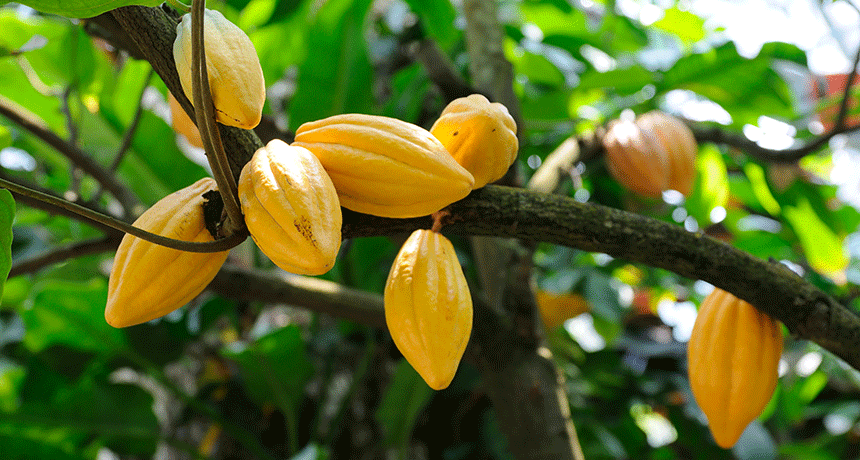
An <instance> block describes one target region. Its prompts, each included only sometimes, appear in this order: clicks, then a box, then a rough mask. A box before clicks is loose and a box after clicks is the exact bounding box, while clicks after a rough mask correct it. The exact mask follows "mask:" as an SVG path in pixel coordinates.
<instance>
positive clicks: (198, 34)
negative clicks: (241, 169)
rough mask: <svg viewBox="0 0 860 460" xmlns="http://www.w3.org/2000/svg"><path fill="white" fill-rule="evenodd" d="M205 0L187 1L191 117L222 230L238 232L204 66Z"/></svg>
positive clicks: (231, 182) (233, 189) (231, 181)
mask: <svg viewBox="0 0 860 460" xmlns="http://www.w3.org/2000/svg"><path fill="white" fill-rule="evenodd" d="M205 4H206V1H205V0H193V1H192V3H191V37H192V38H191V82H192V91H191V92H192V95H193V97H194V107H195V108H197V110H195V111H194V112H195V117H196V119H197V128H198V130H199V131H200V137H201V139H202V140H203V146H204V147H205V150H206V153H207V155H206V158H208V159H209V166H211V167H212V176H213V177H214V178H215V182H216V183H217V184H218V190H219V192H220V193H221V197H222V198H223V201H224V210H225V211H226V213H227V220H226V221H225V222H224V226H223V229H224V233H225V234H226V235H231V234H233V233H234V232H236V233H241V232H242V230H243V229H244V226H245V221H244V218H243V217H242V208H241V207H240V205H239V198H238V186H237V185H236V178H235V177H234V176H233V173H232V172H231V171H230V164H229V161H228V160H227V153H226V152H225V151H224V146H223V145H222V144H221V133H220V131H219V129H218V124H217V123H216V122H215V107H214V106H213V104H212V93H211V92H210V88H209V74H208V70H207V68H206V47H205V37H206V35H205V34H204V30H203V27H204V23H205V21H204V20H203V15H204V12H205V9H206V8H205Z"/></svg>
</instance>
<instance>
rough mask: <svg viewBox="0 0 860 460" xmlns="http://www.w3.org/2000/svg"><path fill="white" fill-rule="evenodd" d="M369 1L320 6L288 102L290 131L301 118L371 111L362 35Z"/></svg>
mask: <svg viewBox="0 0 860 460" xmlns="http://www.w3.org/2000/svg"><path fill="white" fill-rule="evenodd" d="M370 4H371V1H370V0H357V1H352V0H330V1H328V2H326V3H325V5H324V6H323V7H322V9H320V11H319V13H318V14H317V18H316V21H315V23H314V25H313V26H312V30H313V32H312V33H311V34H310V36H309V37H308V50H309V53H308V54H307V56H306V58H305V60H304V62H302V63H301V65H300V66H299V79H298V89H297V91H296V94H295V96H294V98H293V100H292V101H291V102H290V128H292V129H293V130H295V129H296V128H298V127H299V126H300V125H301V124H302V123H304V122H306V121H311V120H319V119H321V118H326V117H328V116H331V115H335V114H340V113H367V112H368V111H369V110H370V108H371V103H372V101H373V97H372V96H373V94H372V87H373V85H372V73H373V72H372V68H371V65H370V58H369V57H368V53H367V44H366V43H365V38H364V23H365V16H366V15H367V11H368V9H369V8H370Z"/></svg>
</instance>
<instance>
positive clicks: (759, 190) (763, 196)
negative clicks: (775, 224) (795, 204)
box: [744, 162, 781, 216]
mask: <svg viewBox="0 0 860 460" xmlns="http://www.w3.org/2000/svg"><path fill="white" fill-rule="evenodd" d="M744 173H745V174H746V176H747V179H749V184H750V186H751V187H752V191H753V194H754V195H755V197H756V199H757V200H758V203H759V205H761V207H762V208H764V210H765V211H767V212H768V213H769V214H770V215H772V216H778V215H779V214H780V212H781V208H780V206H779V202H777V201H776V198H774V197H773V194H772V193H771V191H770V187H769V186H768V185H767V178H766V177H765V172H764V168H762V167H761V166H759V165H758V164H756V163H753V162H749V163H747V164H745V165H744Z"/></svg>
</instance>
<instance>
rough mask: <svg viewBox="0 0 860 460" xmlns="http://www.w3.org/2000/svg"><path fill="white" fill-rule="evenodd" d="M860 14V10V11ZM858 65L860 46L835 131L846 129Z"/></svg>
mask: <svg viewBox="0 0 860 460" xmlns="http://www.w3.org/2000/svg"><path fill="white" fill-rule="evenodd" d="M849 3H850V2H849ZM855 8H856V7H855ZM858 13H860V10H858ZM858 64H860V46H858V47H857V52H856V53H854V61H852V63H851V72H850V73H849V74H848V79H847V80H845V89H844V90H843V91H842V101H841V102H840V103H839V113H838V114H837V115H836V121H835V122H834V123H833V129H834V130H838V129H842V128H844V127H845V119H846V116H847V115H848V106H849V104H848V103H849V102H850V101H851V87H852V86H853V83H854V77H856V76H857V65H858Z"/></svg>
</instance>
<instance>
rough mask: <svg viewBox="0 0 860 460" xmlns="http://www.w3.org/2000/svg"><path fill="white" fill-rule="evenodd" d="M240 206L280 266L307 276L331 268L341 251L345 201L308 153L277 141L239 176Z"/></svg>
mask: <svg viewBox="0 0 860 460" xmlns="http://www.w3.org/2000/svg"><path fill="white" fill-rule="evenodd" d="M239 201H240V202H241V204H242V212H243V213H244V214H245V224H246V225H247V226H248V231H249V232H250V233H251V237H252V238H253V239H254V241H255V242H256V243H257V246H258V247H259V248H260V250H261V251H263V253H264V254H266V255H267V256H268V257H269V258H270V259H272V262H274V263H275V265H277V266H278V267H281V268H282V269H284V270H286V271H288V272H291V273H297V274H301V275H321V274H323V273H325V272H327V271H329V270H330V269H331V267H332V266H333V265H334V262H335V259H336V258H337V252H338V249H339V248H340V238H341V230H340V227H341V222H342V216H341V212H340V202H339V201H338V198H337V192H336V191H335V189H334V185H333V184H332V182H331V179H329V177H328V174H326V172H325V170H324V169H323V167H322V164H320V162H319V160H318V159H317V158H316V157H315V156H314V155H313V154H312V153H311V152H309V151H308V150H307V149H304V148H302V147H296V146H291V145H287V144H286V143H285V142H284V141H281V140H279V139H275V140H272V141H271V142H269V143H268V145H266V146H265V147H262V148H260V149H258V150H257V152H256V153H254V156H253V157H252V158H251V161H249V162H248V163H247V164H245V167H244V168H242V173H241V175H240V176H239Z"/></svg>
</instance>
